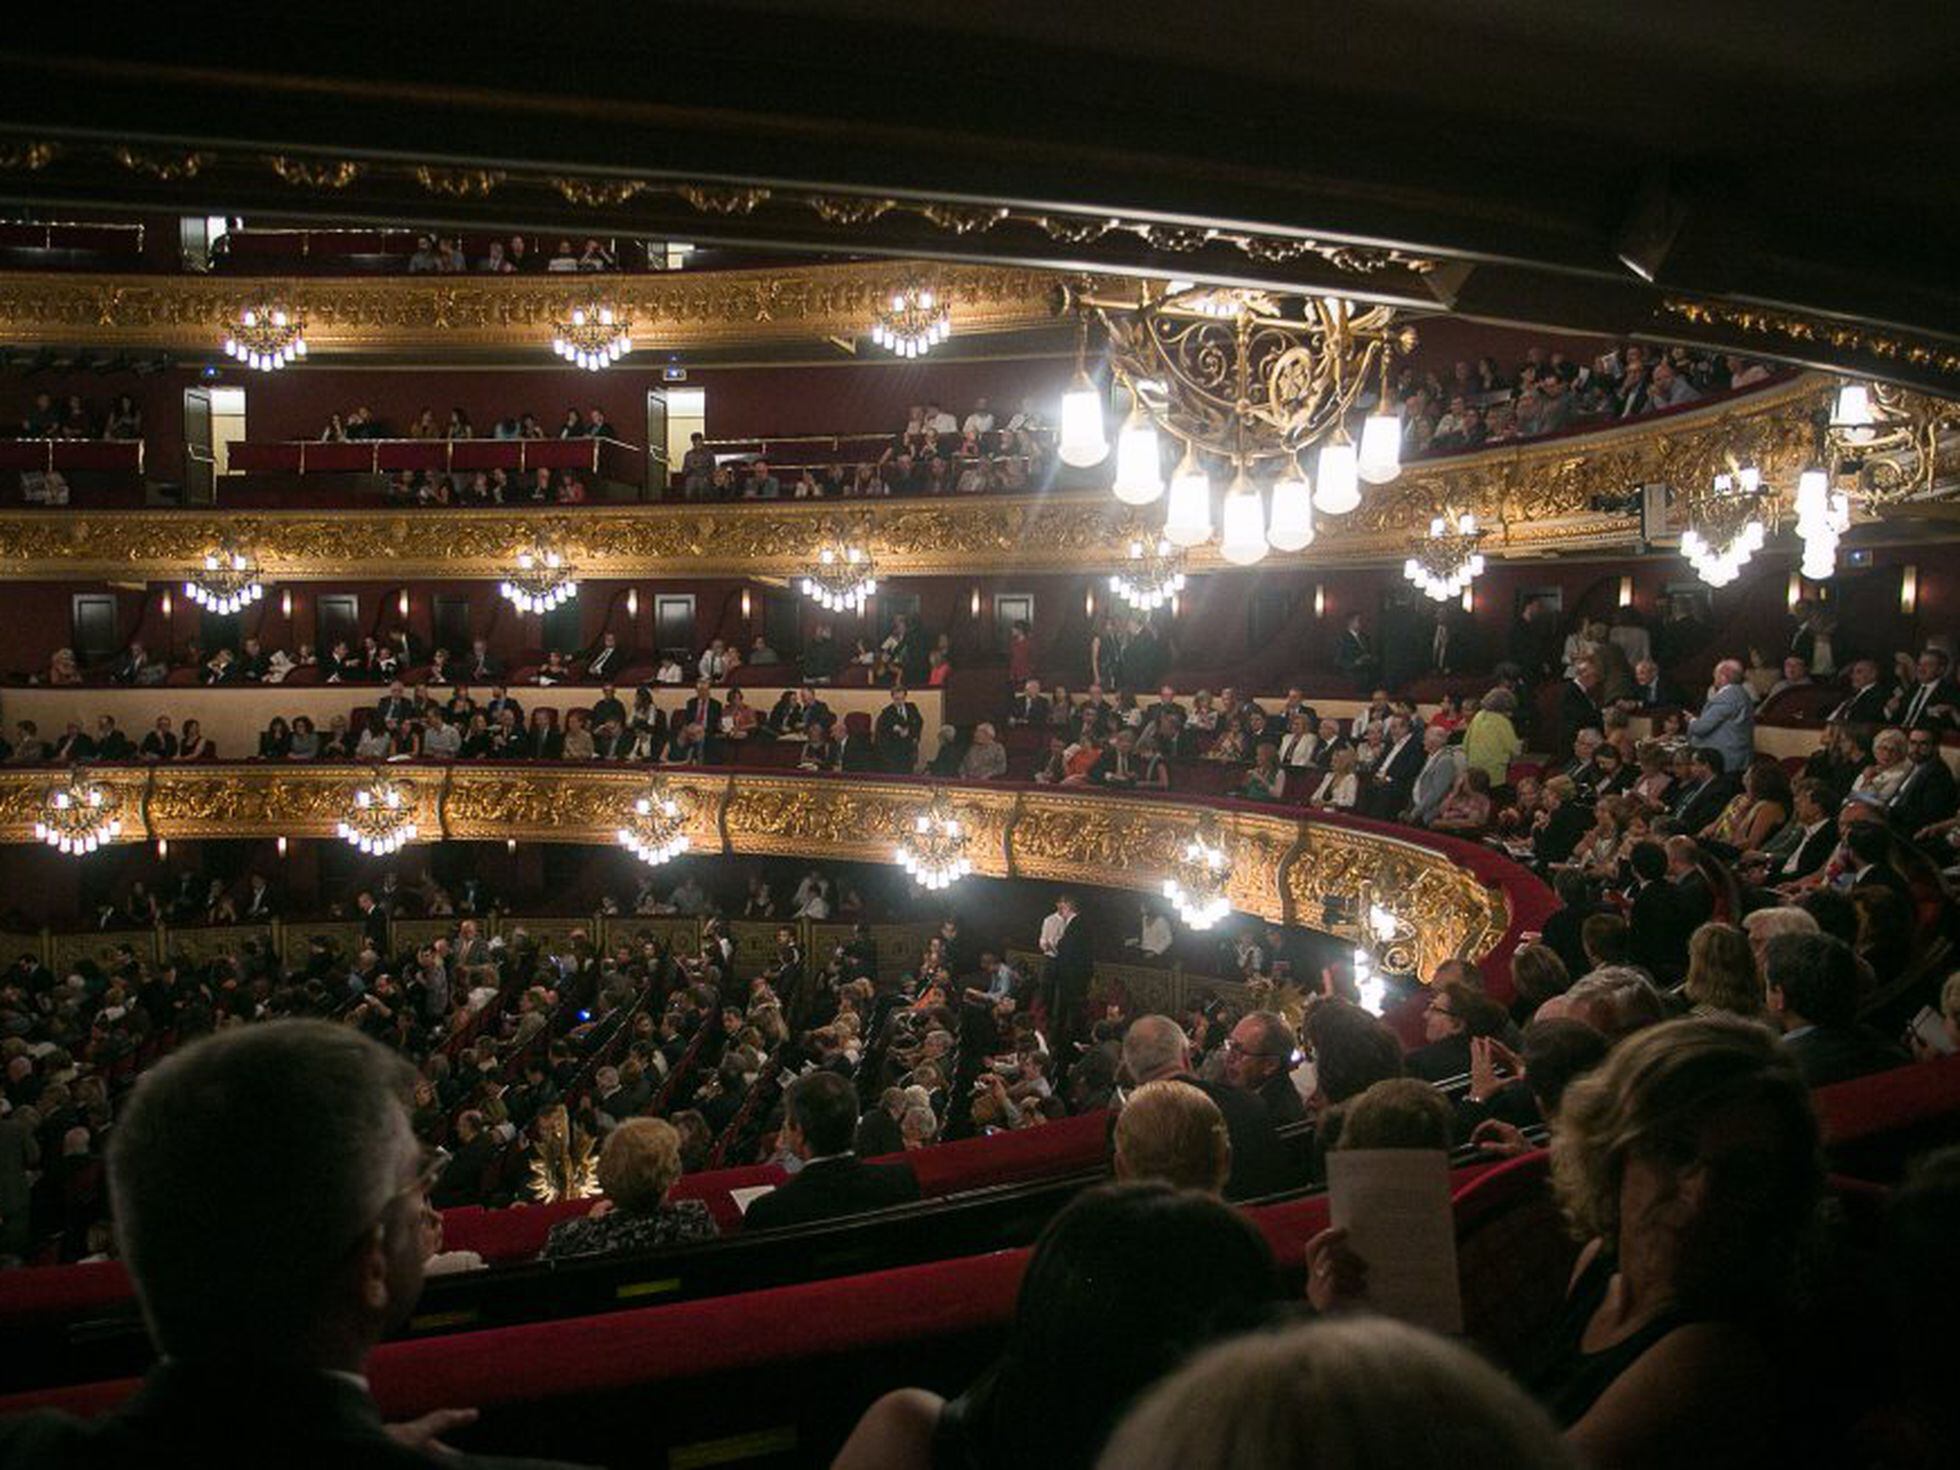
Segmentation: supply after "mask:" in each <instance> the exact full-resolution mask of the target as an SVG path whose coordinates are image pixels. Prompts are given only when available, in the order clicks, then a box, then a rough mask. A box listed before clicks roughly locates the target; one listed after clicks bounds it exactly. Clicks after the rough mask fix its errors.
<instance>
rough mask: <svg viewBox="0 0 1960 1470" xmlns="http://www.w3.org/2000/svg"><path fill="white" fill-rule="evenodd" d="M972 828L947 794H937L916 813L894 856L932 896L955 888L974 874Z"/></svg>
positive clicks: (935, 792)
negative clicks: (969, 849) (970, 846)
mask: <svg viewBox="0 0 1960 1470" xmlns="http://www.w3.org/2000/svg"><path fill="white" fill-rule="evenodd" d="M967 828H968V824H967V823H966V822H965V821H964V820H963V819H962V818H961V816H960V814H959V811H958V809H957V808H955V807H954V805H953V804H952V802H951V801H949V800H948V799H947V797H946V793H945V792H943V791H934V792H933V793H932V798H931V800H929V801H928V802H927V803H926V804H925V806H923V807H922V808H920V809H919V810H918V811H917V812H915V813H914V814H913V816H912V818H911V821H910V822H909V823H908V829H909V830H907V831H906V832H905V833H904V834H903V835H902V836H901V837H900V838H899V839H898V845H897V847H896V848H895V849H894V850H893V853H892V856H893V858H894V859H895V860H896V861H897V863H898V865H899V866H900V867H901V868H903V869H905V871H906V872H908V873H910V874H911V875H912V881H913V882H914V883H916V884H918V885H919V887H921V888H923V889H925V890H926V891H927V892H929V893H938V892H941V891H942V890H944V889H947V888H950V887H952V886H953V885H954V884H955V883H957V882H959V880H960V879H962V878H964V877H966V876H967V874H969V873H971V872H972V871H973V859H972V858H971V857H970V856H968V854H967Z"/></svg>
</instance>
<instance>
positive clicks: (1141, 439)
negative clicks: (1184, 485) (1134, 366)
mask: <svg viewBox="0 0 1960 1470" xmlns="http://www.w3.org/2000/svg"><path fill="white" fill-rule="evenodd" d="M1111 488H1112V489H1114V490H1115V492H1116V498H1117V499H1118V500H1120V501H1122V502H1123V503H1124V504H1125V505H1148V504H1150V503H1151V502H1152V501H1153V500H1155V499H1157V498H1158V497H1159V496H1161V495H1162V494H1163V493H1164V461H1163V447H1162V445H1161V444H1160V443H1159V442H1158V438H1157V426H1156V425H1155V424H1153V423H1152V422H1151V421H1150V415H1149V414H1148V413H1146V412H1145V411H1144V407H1143V402H1142V400H1141V399H1139V400H1138V401H1137V404H1136V406H1135V407H1133V408H1132V409H1131V410H1130V416H1129V418H1128V419H1127V420H1125V421H1124V424H1123V432H1122V433H1120V434H1118V435H1117V436H1116V479H1115V481H1114V483H1113V484H1112V486H1111Z"/></svg>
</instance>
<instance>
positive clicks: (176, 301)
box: [0, 261, 1062, 362]
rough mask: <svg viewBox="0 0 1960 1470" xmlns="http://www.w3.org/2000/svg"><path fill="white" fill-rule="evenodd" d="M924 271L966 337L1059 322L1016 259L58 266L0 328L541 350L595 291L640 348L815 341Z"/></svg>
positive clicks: (145, 342) (70, 337)
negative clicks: (247, 332) (555, 267)
mask: <svg viewBox="0 0 1960 1470" xmlns="http://www.w3.org/2000/svg"><path fill="white" fill-rule="evenodd" d="M920 272H924V273H926V274H928V275H930V277H931V278H932V280H933V282H934V283H935V285H936V286H938V288H939V290H940V291H941V293H942V295H943V296H944V297H945V299H946V300H947V302H948V304H949V305H950V306H951V307H952V310H953V314H954V318H955V320H956V322H957V325H958V328H959V330H960V331H961V332H963V333H979V332H999V331H1015V330H1020V329H1025V328H1028V327H1038V326H1042V325H1044V324H1046V323H1049V322H1053V321H1055V320H1056V319H1057V317H1058V314H1059V312H1060V309H1061V306H1062V290H1061V286H1060V284H1059V278H1058V277H1057V276H1055V275H1053V274H1052V273H1049V272H1045V271H1036V270H1025V269H1021V268H1019V267H1009V266H975V265H953V264H944V263H931V264H921V263H918V262H906V261H868V262H852V263H850V264H846V265H810V266H799V267H794V268H789V269H782V270H753V271H714V272H706V271H703V272H695V273H685V272H674V273H671V274H661V273H651V274H640V275H609V276H606V277H604V278H603V282H602V283H601V284H598V285H596V286H595V282H594V278H593V277H591V276H581V275H567V276H550V275H545V276H381V277H372V278H359V279H349V278H345V277H335V278H328V277H320V276H273V277H264V276H232V275H215V276H113V275H88V276H81V275H75V276H56V275H51V274H47V273H33V272H20V271H15V272H0V338H4V339H5V340H6V341H8V342H10V343H12V344H14V345H16V346H30V347H31V346H41V345H48V346H79V347H89V346H99V347H117V348H162V349H171V350H185V351H200V352H202V351H210V350H213V348H214V347H215V344H216V343H217V342H218V341H219V340H220V339H221V338H222V337H223V335H224V332H225V327H226V325H227V323H229V322H231V321H234V320H236V318H237V315H238V313H239V311H240V310H242V309H243V308H244V307H245V306H246V305H249V304H251V303H253V302H259V301H277V302H279V303H280V304H281V305H283V306H285V307H286V308H287V309H288V310H290V311H293V312H295V313H296V314H298V315H299V316H302V317H304V318H305V320H306V337H307V345H308V348H309V349H310V351H311V353H312V355H313V356H315V357H319V356H322V355H331V354H333V353H336V352H371V353H372V352H397V353H399V352H416V351H420V352H443V353H449V352H470V351H490V350H511V349H519V350H524V351H535V352H536V353H538V354H539V360H540V361H541V362H542V361H545V360H546V359H545V357H544V353H545V351H546V349H547V348H548V347H549V346H550V342H551V325H552V322H553V321H555V320H563V319H564V317H565V315H566V313H567V312H569V311H570V310H571V308H572V307H574V306H582V305H585V304H586V303H587V302H589V301H590V300H591V298H592V294H593V292H594V290H595V289H598V290H602V291H603V292H604V293H605V296H606V298H607V299H608V300H609V301H610V302H611V303H612V304H613V305H614V306H615V307H617V308H619V309H620V310H622V311H623V312H624V313H625V314H626V315H627V316H630V317H631V318H632V319H633V323H634V336H635V338H637V339H638V340H639V341H641V342H643V343H644V344H645V345H646V346H647V347H648V348H650V349H652V348H690V347H691V348H702V347H712V346H727V345H731V344H737V343H751V342H785V341H809V342H814V341H817V340H819V339H821V338H824V337H833V336H844V337H855V336H858V335H860V334H861V333H863V332H864V331H866V330H867V329H868V327H869V324H870V322H871V318H872V312H873V310H874V308H875V306H876V303H877V302H878V301H880V300H882V299H883V298H885V297H886V296H888V295H889V294H890V292H891V290H892V288H893V285H894V283H896V282H898V281H901V280H906V279H910V278H912V277H913V276H915V275H917V274H919V273H920Z"/></svg>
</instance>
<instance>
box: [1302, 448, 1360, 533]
mask: <svg viewBox="0 0 1960 1470" xmlns="http://www.w3.org/2000/svg"><path fill="white" fill-rule="evenodd" d="M1355 458H1356V457H1355V450H1354V445H1353V443H1352V442H1350V441H1349V440H1348V439H1346V438H1339V439H1330V440H1328V441H1327V443H1325V444H1323V445H1321V446H1320V463H1319V465H1318V466H1317V467H1316V468H1317V470H1318V473H1316V474H1315V476H1314V481H1315V487H1316V488H1315V490H1314V492H1313V503H1314V506H1315V508H1317V509H1319V510H1323V511H1325V512H1326V513H1327V514H1328V515H1330V516H1344V515H1346V514H1347V513H1348V512H1349V511H1351V510H1353V509H1354V508H1355V507H1356V506H1358V505H1359V504H1361V486H1360V484H1359V469H1358V466H1357V465H1356V462H1355Z"/></svg>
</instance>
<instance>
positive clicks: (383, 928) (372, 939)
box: [361, 903, 388, 955]
mask: <svg viewBox="0 0 1960 1470" xmlns="http://www.w3.org/2000/svg"><path fill="white" fill-rule="evenodd" d="M361 937H362V938H364V939H366V940H367V942H368V943H369V944H372V945H373V946H374V952H375V953H376V954H381V955H385V954H386V953H388V910H387V909H385V908H383V907H382V906H381V905H380V904H378V903H377V904H376V905H375V906H374V907H373V908H371V909H369V910H368V911H367V912H366V913H364V914H362V915H361Z"/></svg>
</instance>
